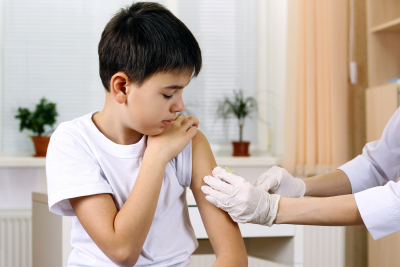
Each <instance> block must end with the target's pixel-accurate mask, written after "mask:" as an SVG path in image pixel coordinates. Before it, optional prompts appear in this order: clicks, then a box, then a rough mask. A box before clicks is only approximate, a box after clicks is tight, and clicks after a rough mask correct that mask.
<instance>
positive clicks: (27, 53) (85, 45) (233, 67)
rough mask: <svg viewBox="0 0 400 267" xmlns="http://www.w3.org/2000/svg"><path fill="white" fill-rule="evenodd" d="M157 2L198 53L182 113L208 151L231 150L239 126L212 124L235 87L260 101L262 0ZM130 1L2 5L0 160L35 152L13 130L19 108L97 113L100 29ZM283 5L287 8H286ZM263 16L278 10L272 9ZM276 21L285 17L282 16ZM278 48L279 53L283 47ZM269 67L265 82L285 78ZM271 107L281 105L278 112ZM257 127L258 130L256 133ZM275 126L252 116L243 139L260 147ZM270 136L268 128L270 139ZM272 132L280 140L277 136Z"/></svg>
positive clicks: (63, 117)
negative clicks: (191, 119)
mask: <svg viewBox="0 0 400 267" xmlns="http://www.w3.org/2000/svg"><path fill="white" fill-rule="evenodd" d="M157 2H159V3H161V4H164V5H166V6H167V7H168V8H170V9H171V11H172V12H174V13H175V14H176V15H177V17H178V18H180V19H181V20H182V21H183V22H184V23H185V24H186V25H187V26H188V28H189V29H190V30H191V31H192V32H193V34H194V35H195V37H196V39H197V40H198V42H199V44H200V47H201V49H202V53H203V69H202V71H201V73H200V75H199V77H197V78H196V79H194V80H193V81H191V83H190V84H189V86H188V87H187V88H186V89H185V90H184V99H185V104H186V106H187V109H188V111H189V112H190V113H192V114H193V115H195V116H197V117H198V118H199V119H200V129H201V130H202V131H203V132H204V133H205V135H206V136H207V138H208V140H209V142H210V144H211V145H212V146H213V148H215V149H216V150H218V149H222V150H223V149H224V148H227V149H230V142H231V141H232V140H236V139H238V127H237V122H236V120H234V119H232V120H229V122H228V125H227V127H225V126H224V124H223V122H222V120H221V119H220V120H217V118H216V108H217V103H218V101H219V100H222V99H223V97H224V96H231V95H232V90H235V89H236V90H237V89H243V90H244V92H245V95H247V96H250V95H251V96H255V97H257V96H260V90H267V88H261V87H260V83H259V82H258V79H259V76H260V67H259V60H260V58H259V51H260V49H259V47H258V45H259V43H260V40H259V36H258V34H259V32H260V29H259V28H260V27H259V25H258V23H259V19H258V15H257V14H259V13H260V11H259V10H258V5H259V3H258V2H264V1H259V0H258V1H257V0H249V1H243V0H218V1H215V0H191V1H185V0H164V1H157ZM272 2H274V1H268V3H269V4H268V6H267V5H266V6H265V7H266V8H269V7H270V6H274V5H275V6H276V5H279V4H277V3H272ZM279 2H280V1H279ZM283 2H285V1H282V3H283ZM131 3H132V1H127V0H114V1H106V0H101V1H100V0H85V1H63V0H34V1H32V0H4V1H3V42H2V46H3V53H2V94H1V117H2V123H1V128H0V138H1V150H2V153H3V154H4V155H22V154H23V155H27V154H32V153H33V145H32V141H31V140H30V139H29V138H27V136H28V133H27V132H26V131H24V132H22V133H20V132H19V130H18V127H19V122H18V120H17V119H15V118H14V116H15V115H16V113H17V109H18V107H28V108H30V109H33V108H34V107H35V105H36V103H38V102H39V99H40V98H41V97H43V96H44V97H46V98H47V99H48V100H49V101H51V102H55V103H57V110H58V112H59V117H58V118H57V125H58V124H59V123H60V122H63V121H68V120H72V119H74V118H76V117H80V116H83V115H85V114H87V113H89V112H91V111H94V110H101V109H102V108H103V105H104V100H105V90H104V89H103V87H102V84H101V81H100V77H99V75H98V56H97V45H98V42H99V40H100V36H101V32H102V30H103V28H104V26H105V24H106V23H107V22H108V21H109V19H110V18H111V17H112V16H113V14H114V13H115V12H117V11H118V9H119V8H121V7H123V6H126V5H129V4H131ZM281 6H282V7H285V4H281ZM268 12H270V13H271V14H273V13H274V12H275V13H276V11H274V10H271V9H270V11H268ZM282 12H283V13H285V12H286V11H285V10H283V11H282ZM282 12H281V13H282ZM265 14H267V10H265ZM285 14H286V13H285ZM272 17H273V16H272ZM280 19H281V20H285V19H286V17H285V16H283V18H280ZM281 26H282V25H279V30H281V29H283V30H284V29H285V27H284V26H285V25H283V26H282V28H281ZM271 27H275V26H274V25H271ZM277 28H278V27H277ZM267 29H268V30H270V28H268V27H267ZM284 32H285V31H284ZM265 35H266V33H265ZM281 35H282V34H281ZM267 39H268V38H267ZM281 39H282V38H281ZM274 40H275V39H274V37H273V36H271V39H268V40H267V42H269V44H270V43H271V42H272V43H276V42H275V41H274ZM269 47H270V48H269V49H270V50H269V52H267V54H266V56H267V57H268V55H273V56H275V58H278V57H279V55H281V54H282V53H281V54H279V53H278V54H277V53H276V51H271V48H273V47H274V46H273V45H272V46H269ZM280 49H281V51H284V48H280ZM275 54H276V55H275ZM283 54H284V52H283ZM283 58H284V57H283ZM271 64H272V63H268V64H267V65H265V69H263V70H261V71H265V75H266V76H268V77H269V75H271V74H272V75H275V79H278V78H279V77H280V78H281V79H282V78H284V77H283V76H282V75H281V74H279V73H278V74H279V75H281V76H279V75H277V72H279V70H277V69H276V68H274V66H272V65H271ZM263 68H264V67H263ZM281 69H282V68H281ZM281 72H282V71H281ZM281 72H280V73H281ZM262 75H264V72H262ZM269 78H270V77H269ZM267 80H268V79H267ZM273 80H274V77H272V80H271V79H270V80H269V82H268V86H269V85H272V86H276V84H271V82H273ZM260 88H261V89H260ZM283 88H284V87H283ZM274 90H282V86H280V87H279V86H278V89H270V91H271V92H272V93H271V94H270V95H271V97H270V98H269V100H266V101H264V102H263V100H262V99H259V100H261V101H260V104H265V103H270V102H273V101H275V100H276V99H275V98H276V94H275V93H274ZM265 92H267V91H265ZM261 95H265V93H262V94H261ZM274 105H276V106H280V107H279V108H278V109H279V110H278V112H277V111H276V109H275V108H274ZM281 106H283V103H280V104H279V105H278V104H272V106H270V107H268V110H267V112H268V111H273V112H274V115H271V114H269V115H268V116H265V119H264V121H268V118H273V119H272V121H273V120H274V119H276V114H278V115H279V114H280V113H282V112H283V108H281ZM274 109H275V110H274ZM263 112H264V111H263ZM264 115H265V114H264ZM278 117H279V116H278ZM260 125H261V126H260ZM262 125H264V126H262ZM260 127H263V128H264V130H262V131H261V133H260ZM273 128H274V125H273V123H271V122H269V126H268V127H266V126H265V124H263V123H261V124H260V121H259V120H257V119H254V120H250V119H248V120H246V125H245V129H244V139H246V140H249V141H251V143H252V144H253V145H254V147H259V143H260V142H259V140H264V139H265V140H267V139H268V137H267V133H266V132H265V131H266V130H265V129H273ZM275 132H276V131H275ZM275 132H274V131H272V133H273V134H274V133H275ZM276 135H277V136H278V135H279V131H278V134H276ZM264 143H265V142H264ZM282 151H283V149H282Z"/></svg>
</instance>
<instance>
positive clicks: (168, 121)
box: [162, 117, 176, 126]
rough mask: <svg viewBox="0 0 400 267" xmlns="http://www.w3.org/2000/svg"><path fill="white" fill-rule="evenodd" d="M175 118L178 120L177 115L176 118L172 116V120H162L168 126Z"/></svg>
mask: <svg viewBox="0 0 400 267" xmlns="http://www.w3.org/2000/svg"><path fill="white" fill-rule="evenodd" d="M174 120H176V117H175V118H172V119H170V120H165V121H162V123H163V124H164V125H165V126H168V125H170V124H171V122H173V121H174Z"/></svg>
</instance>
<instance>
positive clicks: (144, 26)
mask: <svg viewBox="0 0 400 267" xmlns="http://www.w3.org/2000/svg"><path fill="white" fill-rule="evenodd" d="M98 52H99V65H100V78H101V81H102V83H103V85H104V87H105V89H106V90H107V91H108V92H110V80H111V77H112V76H113V75H114V74H115V73H117V72H119V71H122V72H124V73H125V74H126V75H127V76H128V77H129V79H130V80H131V81H133V82H134V83H137V84H139V85H141V84H143V83H144V82H145V81H146V80H147V79H148V78H150V77H151V76H152V75H153V74H156V73H158V72H169V71H178V72H185V71H191V72H192V77H195V76H197V75H198V74H199V72H200V69H201V64H202V59H201V50H200V47H199V44H198V43H197V41H196V39H195V38H194V36H193V34H192V33H191V32H190V31H189V29H188V28H187V27H186V26H185V24H183V23H182V22H181V21H180V20H179V19H178V18H177V17H175V16H174V15H173V14H172V13H171V12H170V11H169V10H167V9H166V8H165V7H163V6H162V5H160V4H157V3H151V2H137V3H134V4H132V5H131V6H128V7H126V8H122V9H121V10H120V11H119V12H118V13H117V14H116V15H115V16H114V17H113V18H112V19H111V20H110V21H109V22H108V24H107V25H106V27H105V28H104V31H103V33H102V35H101V39H100V42H99V47H98Z"/></svg>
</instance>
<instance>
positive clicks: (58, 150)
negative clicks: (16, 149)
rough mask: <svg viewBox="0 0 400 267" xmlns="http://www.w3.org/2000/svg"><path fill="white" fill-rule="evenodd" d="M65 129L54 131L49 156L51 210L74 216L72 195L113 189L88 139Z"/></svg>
mask: <svg viewBox="0 0 400 267" xmlns="http://www.w3.org/2000/svg"><path fill="white" fill-rule="evenodd" d="M78 140H79V139H76V138H75V137H73V136H72V135H71V134H69V133H66V132H57V131H56V132H54V133H53V135H52V136H51V138H50V143H49V147H48V149H47V156H46V176H47V191H48V201H49V209H50V211H51V212H53V213H56V214H59V215H64V216H75V212H74V210H73V209H72V207H71V204H70V203H69V200H68V199H70V198H74V197H80V196H88V195H95V194H101V193H110V194H112V193H113V191H112V189H111V187H110V185H109V183H108V181H107V180H106V178H105V177H104V174H103V172H102V170H101V168H100V166H99V164H98V162H97V160H96V158H95V157H94V155H93V153H91V150H90V148H89V146H88V145H87V143H86V142H85V141H84V140H83V139H82V140H79V141H78Z"/></svg>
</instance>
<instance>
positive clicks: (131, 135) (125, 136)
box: [92, 107, 143, 145]
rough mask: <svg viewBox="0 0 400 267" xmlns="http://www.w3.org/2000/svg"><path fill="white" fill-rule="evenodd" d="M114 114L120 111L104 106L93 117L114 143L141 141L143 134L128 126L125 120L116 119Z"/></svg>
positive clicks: (100, 129)
mask: <svg viewBox="0 0 400 267" xmlns="http://www.w3.org/2000/svg"><path fill="white" fill-rule="evenodd" d="M114 114H119V113H118V112H117V111H111V110H110V109H108V108H106V107H104V108H103V110H102V111H100V112H99V113H96V114H95V115H94V116H93V117H92V121H93V123H94V124H95V125H96V127H97V129H98V130H99V131H100V132H101V133H102V134H103V135H104V136H105V137H107V138H108V139H110V140H111V141H113V142H114V143H117V144H119V145H132V144H136V143H137V142H139V141H140V139H142V136H143V134H141V133H139V132H137V131H135V130H133V129H131V128H129V127H127V126H126V125H125V124H124V123H123V121H121V120H119V119H116V118H115V116H114Z"/></svg>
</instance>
